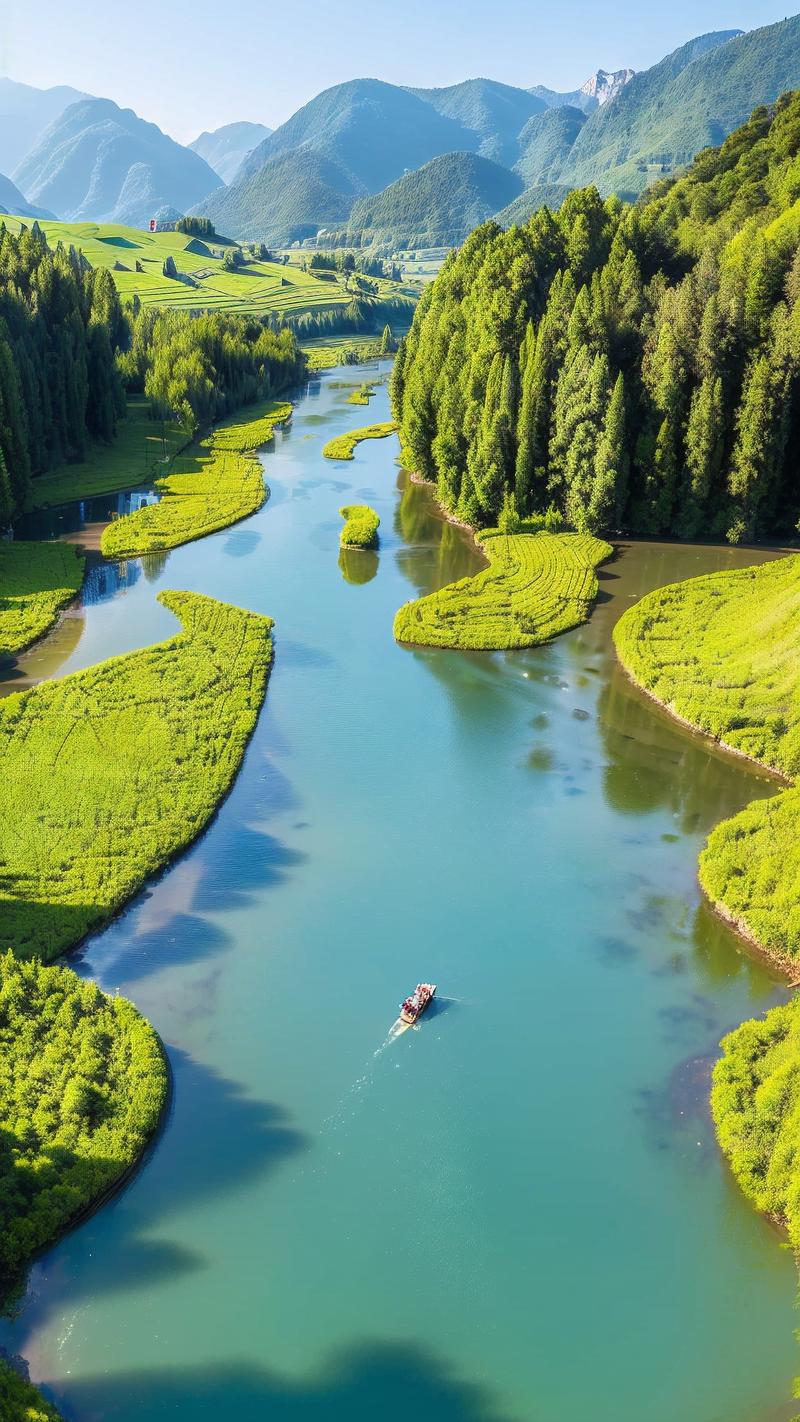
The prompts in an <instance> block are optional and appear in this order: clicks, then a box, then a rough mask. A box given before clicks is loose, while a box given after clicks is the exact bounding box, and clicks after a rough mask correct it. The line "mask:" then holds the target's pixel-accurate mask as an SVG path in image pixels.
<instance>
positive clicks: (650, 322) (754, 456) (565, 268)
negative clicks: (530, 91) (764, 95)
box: [392, 94, 800, 542]
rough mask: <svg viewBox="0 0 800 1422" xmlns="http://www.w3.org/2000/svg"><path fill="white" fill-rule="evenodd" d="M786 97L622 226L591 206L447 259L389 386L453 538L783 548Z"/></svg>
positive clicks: (792, 500) (613, 208)
mask: <svg viewBox="0 0 800 1422" xmlns="http://www.w3.org/2000/svg"><path fill="white" fill-rule="evenodd" d="M798 153H800V95H798V94H792V95H787V96H784V98H782V99H781V100H779V102H778V103H777V104H776V105H775V106H774V107H773V108H772V109H769V110H767V109H766V108H760V109H757V110H756V111H755V112H754V114H753V115H752V116H751V118H750V120H749V121H748V123H746V124H745V125H743V127H742V128H741V129H739V130H738V131H737V132H735V133H734V134H732V135H731V136H730V137H729V138H728V139H727V140H726V142H725V143H724V144H723V145H722V147H721V148H719V149H708V150H705V151H704V152H703V153H701V154H700V155H698V157H697V159H696V160H695V162H694V163H693V164H692V166H691V168H690V169H689V171H688V172H687V173H686V175H685V176H683V177H682V178H679V179H678V180H665V181H663V182H661V183H659V184H658V185H657V186H656V187H655V188H653V189H651V190H650V192H649V193H648V194H646V195H645V197H644V198H643V199H642V200H640V202H639V203H637V204H636V205H635V206H630V205H626V204H623V203H622V202H620V200H619V199H618V198H616V197H611V198H608V199H606V200H605V201H603V200H602V199H601V197H600V195H599V194H598V192H597V190H596V189H595V188H593V187H590V188H586V189H582V190H580V191H576V192H573V193H571V194H570V195H569V196H568V198H567V199H566V201H565V202H564V204H563V205H562V207H561V208H560V210H559V211H558V212H556V213H551V212H550V211H549V210H548V209H546V208H543V209H540V210H539V211H538V212H537V213H536V214H535V215H534V216H533V217H532V219H531V221H530V222H529V223H528V225H527V226H525V227H512V228H511V229H509V230H508V231H503V230H502V229H501V228H499V227H498V226H497V224H496V223H493V222H488V223H485V224H484V225H483V226H482V227H479V228H477V229H476V231H474V232H473V233H472V234H471V236H470V237H469V238H468V240H467V242H466V243H465V245H464V246H463V247H462V248H461V250H460V251H459V252H457V253H454V254H453V255H452V256H451V257H449V258H448V259H447V261H446V262H445V265H444V267H443V269H442V273H441V275H440V276H439V277H438V278H437V280H436V282H434V283H433V284H432V285H431V286H430V287H428V288H427V290H426V292H425V293H424V295H423V297H422V300H421V301H420V304H419V307H418V309H417V312H416V315H415V318H414V322H413V325H412V328H411V331H410V332H409V335H408V336H407V338H406V339H405V341H404V342H403V343H402V345H401V348H400V352H399V354H398V359H397V361H396V364H395V371H394V376H393V382H392V399H393V405H394V412H395V416H396V418H397V419H398V422H399V423H400V426H401V434H402V439H403V446H404V450H405V454H406V459H407V460H408V461H409V462H410V464H411V466H412V467H413V468H415V469H416V470H418V471H419V472H420V473H422V474H424V475H425V476H426V477H427V478H428V479H431V480H433V481H435V482H436V485H437V491H438V494H439V497H440V498H441V499H442V501H443V502H444V503H445V504H446V505H447V507H448V508H450V509H452V510H454V511H455V512H457V514H458V515H459V516H460V517H462V518H464V519H466V520H467V521H468V522H470V523H473V524H477V525H484V526H485V525H493V524H496V523H497V522H498V520H499V519H500V518H501V516H502V517H503V519H504V521H505V523H506V525H508V524H509V521H511V522H512V523H513V521H514V519H515V518H518V517H526V516H530V515H531V514H534V513H537V512H542V511H543V510H545V509H547V508H549V507H553V508H555V509H556V510H558V511H559V512H560V513H562V514H563V515H564V516H565V518H566V519H567V520H568V522H569V523H570V524H571V525H572V526H573V527H575V528H577V529H579V530H581V531H596V530H598V529H602V528H606V529H615V530H626V531H630V532H638V533H643V534H655V535H659V534H677V535H679V536H681V537H688V538H691V537H695V536H700V535H702V536H709V537H721V536H726V537H727V538H728V539H730V540H731V541H732V542H737V541H740V540H742V539H751V538H756V537H763V536H767V535H770V534H785V533H787V532H789V531H793V530H794V529H795V528H796V527H797V523H798V517H799V516H800V483H799V482H798V480H797V478H796V474H795V471H796V468H797V461H798V456H799V455H800V421H798V396H799V394H800V208H798V207H796V203H797V199H798V197H800V178H798V176H797V174H798Z"/></svg>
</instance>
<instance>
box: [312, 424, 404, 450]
mask: <svg viewBox="0 0 800 1422" xmlns="http://www.w3.org/2000/svg"><path fill="white" fill-rule="evenodd" d="M396 429H397V425H396V424H394V423H393V422H392V421H391V420H387V421H386V422H385V423H384V424H381V425H364V427H363V428H362V429H360V430H348V431H347V433H346V434H341V435H336V437H335V438H334V439H329V440H328V443H327V444H326V445H325V447H324V449H323V451H322V453H323V454H324V455H325V458H326V459H352V458H353V455H354V451H355V448H356V445H358V444H360V443H361V441H362V439H385V438H386V436H387V435H390V434H394V433H395V431H396Z"/></svg>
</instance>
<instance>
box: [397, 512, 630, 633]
mask: <svg viewBox="0 0 800 1422" xmlns="http://www.w3.org/2000/svg"><path fill="white" fill-rule="evenodd" d="M479 542H480V546H481V548H482V549H483V552H484V553H485V554H486V557H487V558H488V560H489V567H488V568H486V569H484V571H483V572H481V573H477V574H476V575H475V576H474V577H471V578H462V579H461V581H460V582H457V583H450V584H449V585H448V586H447V587H444V588H441V589H440V590H439V591H438V592H434V593H429V594H428V596H427V597H422V598H419V599H418V600H417V601H416V602H407V603H405V604H404V606H403V607H401V608H400V610H399V611H398V613H397V614H396V616H395V619H394V635H395V637H396V638H397V641H398V642H410V643H414V644H416V645H418V646H426V647H462V648H476V649H480V648H483V649H486V650H492V649H505V648H512V647H534V646H536V645H538V644H539V643H540V642H546V641H548V640H549V639H550V638H551V637H555V636H557V634H558V633H559V632H566V631H568V630H569V628H571V627H576V626H577V625H578V624H579V623H580V622H585V620H586V618H587V617H588V615H589V611H590V609H591V606H592V603H593V602H594V599H595V598H596V596H597V577H596V574H595V568H596V567H597V565H598V563H602V562H603V561H604V560H605V559H606V558H610V557H611V554H612V552H613V549H612V547H611V545H610V544H609V543H604V542H602V541H601V540H600V539H598V538H592V537H590V536H589V535H585V534H579V533H500V532H499V531H498V530H496V529H493V530H489V531H487V532H482V533H481V535H480V539H479Z"/></svg>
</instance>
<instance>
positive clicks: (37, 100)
mask: <svg viewBox="0 0 800 1422" xmlns="http://www.w3.org/2000/svg"><path fill="white" fill-rule="evenodd" d="M87 97H88V95H86V94H81V93H80V91H79V90H78V89H70V88H69V87H68V86H67V85H65V84H60V85H59V86H58V87H57V88H55V89H34V88H33V87H32V85H30V84H18V83H17V81H16V80H15V79H3V78H0V171H2V172H4V173H13V172H14V169H15V168H16V167H17V165H18V164H19V163H21V162H22V159H23V158H24V157H25V154H26V153H27V152H28V151H29V149H31V148H32V147H33V145H34V144H35V143H36V142H37V141H38V139H39V138H40V137H41V135H42V134H43V133H44V130H45V129H46V128H49V127H50V124H51V123H52V122H53V120H54V119H57V118H58V117H59V115H60V114H63V112H64V110H65V109H66V108H68V107H69V105H70V104H74V103H75V102H76V101H77V100H78V99H85V98H87Z"/></svg>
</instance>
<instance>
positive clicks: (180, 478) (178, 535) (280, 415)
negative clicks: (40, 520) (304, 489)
mask: <svg viewBox="0 0 800 1422" xmlns="http://www.w3.org/2000/svg"><path fill="white" fill-rule="evenodd" d="M291 413H292V407H291V405H290V404H289V403H288V402H287V401H279V400H268V401H265V402H263V403H262V404H261V405H260V406H253V407H252V409H251V410H248V412H247V417H246V418H243V417H242V416H241V415H235V416H233V417H232V418H230V419H228V420H226V421H225V422H224V423H223V424H221V425H219V426H217V427H216V428H215V429H214V430H212V432H211V434H210V435H208V436H207V438H206V439H203V440H200V441H199V442H198V443H197V444H196V445H194V446H193V447H192V449H190V450H189V451H188V452H187V453H186V454H185V455H180V456H178V457H177V458H176V459H175V460H174V461H173V464H172V467H171V469H170V472H169V474H167V475H165V476H164V477H163V478H161V479H157V480H156V488H157V489H158V490H159V492H160V494H161V499H160V500H159V502H158V503H157V504H147V505H146V506H145V507H144V508H141V509H137V510H136V511H135V512H134V513H130V514H125V515H124V516H123V517H122V518H118V519H115V520H114V521H113V522H112V523H110V524H108V526H107V527H106V528H105V529H104V530H103V536H102V541H101V549H102V552H103V555H104V556H105V557H106V558H133V557H137V556H138V555H139V554H142V553H153V552H156V551H160V550H162V549H167V548H176V547H177V546H178V545H179V544H181V543H189V542H191V540H192V539H195V538H204V537H205V536H206V535H207V534H209V533H215V532H216V531H217V530H218V529H220V528H227V527H228V525H229V524H232V523H236V522H237V521H238V520H239V519H241V518H246V517H247V516H248V514H251V513H255V510H256V509H258V508H260V507H261V505H262V504H263V502H264V499H265V498H266V496H267V488H266V485H265V483H264V476H263V474H262V471H261V464H260V462H259V461H258V459H256V457H255V450H257V449H260V448H261V446H262V445H264V444H267V443H268V441H269V440H270V439H272V436H273V434H274V431H275V426H276V424H279V423H280V422H282V421H284V420H286V419H288V418H289V416H290V415H291Z"/></svg>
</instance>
